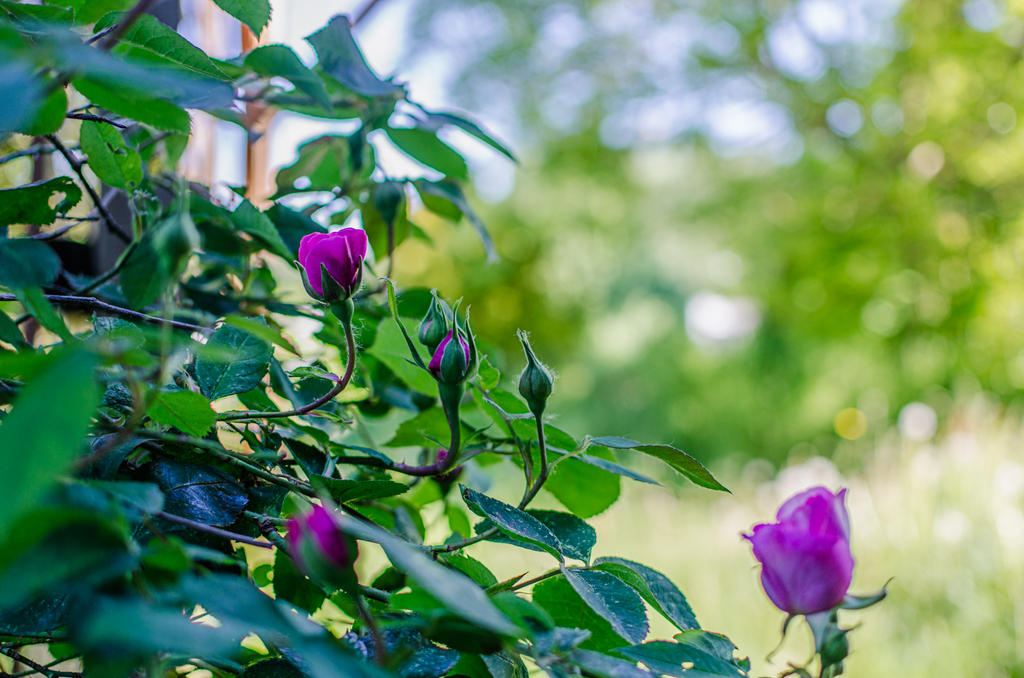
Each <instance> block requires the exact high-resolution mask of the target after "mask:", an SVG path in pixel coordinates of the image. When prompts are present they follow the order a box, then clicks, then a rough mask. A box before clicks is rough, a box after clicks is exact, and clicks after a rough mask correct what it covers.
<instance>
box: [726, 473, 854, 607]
mask: <svg viewBox="0 0 1024 678" xmlns="http://www.w3.org/2000/svg"><path fill="white" fill-rule="evenodd" d="M845 501H846V490H845V489H844V490H840V491H839V493H837V494H833V493H832V492H831V491H829V490H828V489H826V488H824V487H814V488H811V489H809V490H806V491H804V492H801V493H799V494H797V495H795V496H793V497H791V498H790V499H789V500H788V501H786V503H785V504H783V505H782V507H781V508H779V511H778V514H777V515H776V520H777V521H778V522H775V523H771V524H765V523H762V524H760V525H755V526H754V531H753V533H752V534H749V535H743V536H744V538H746V539H748V540H749V541H750V543H751V546H753V550H754V557H755V558H757V559H758V561H760V563H761V584H762V585H763V586H764V590H765V593H767V594H768V597H769V598H770V599H771V601H772V602H773V603H775V606H776V607H778V608H779V609H780V610H783V611H785V612H789V613H790V614H812V613H814V612H821V611H823V610H830V609H832V608H834V607H836V606H837V605H839V603H841V602H842V600H843V597H844V596H845V595H846V591H847V589H849V588H850V581H851V579H852V578H853V554H852V553H851V552H850V517H849V515H848V514H847V512H846V504H845Z"/></svg>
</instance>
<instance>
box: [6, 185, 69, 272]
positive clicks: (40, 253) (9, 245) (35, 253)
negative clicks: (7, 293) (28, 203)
mask: <svg viewBox="0 0 1024 678" xmlns="http://www.w3.org/2000/svg"><path fill="white" fill-rule="evenodd" d="M0 200H2V198H0ZM0 204H2V203H0ZM0 209H2V208H0ZM59 272H60V259H59V258H58V257H57V253H56V252H54V251H53V250H52V249H51V248H50V246H49V245H47V244H46V243H44V242H40V241H38V240H32V239H31V238H17V239H7V238H0V285H2V286H4V287H10V288H15V287H46V286H48V285H49V284H50V283H52V282H53V281H54V280H55V279H56V278H57V274H58V273H59Z"/></svg>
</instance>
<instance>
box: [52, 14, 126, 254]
mask: <svg viewBox="0 0 1024 678" xmlns="http://www.w3.org/2000/svg"><path fill="white" fill-rule="evenodd" d="M145 1H146V0H143V2H145ZM139 4H142V3H139ZM46 140H47V141H49V142H50V143H51V144H53V147H54V148H56V149H57V152H58V153H60V154H61V155H62V156H64V159H65V160H67V161H68V164H69V165H71V169H72V170H73V171H74V173H75V174H77V175H78V180H79V182H80V183H81V184H82V188H84V189H85V192H86V193H88V194H89V197H90V198H91V199H92V201H93V204H95V205H96V210H97V211H98V212H99V214H100V216H101V217H103V221H105V222H106V223H107V227H108V228H110V230H111V231H112V232H113V233H114V235H116V236H117V237H118V238H120V239H121V240H122V241H123V242H126V243H130V242H131V241H132V236H131V234H130V233H128V231H126V230H124V228H122V227H121V225H120V224H118V223H117V222H116V221H114V217H113V215H112V214H110V211H109V210H108V209H107V206H106V205H104V204H103V200H101V199H100V196H99V195H98V194H97V193H96V189H94V188H93V187H92V184H90V183H89V182H88V180H86V178H85V172H83V171H82V165H83V163H82V161H81V160H79V159H78V158H76V157H75V156H74V154H73V153H72V152H71V151H69V150H68V147H67V146H65V145H64V144H63V143H61V141H60V139H58V138H57V136H56V135H55V134H47V135H46Z"/></svg>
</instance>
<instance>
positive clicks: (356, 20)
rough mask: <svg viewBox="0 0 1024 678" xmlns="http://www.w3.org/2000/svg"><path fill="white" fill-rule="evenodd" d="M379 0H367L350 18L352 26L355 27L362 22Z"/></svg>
mask: <svg viewBox="0 0 1024 678" xmlns="http://www.w3.org/2000/svg"><path fill="white" fill-rule="evenodd" d="M378 3H380V0H367V3H366V4H365V5H363V6H362V7H361V8H360V9H359V10H358V11H357V12H356V15H355V17H353V18H352V27H353V28H354V27H356V26H358V25H359V24H360V22H362V21H363V20H364V19H365V18H366V17H367V16H368V15H369V14H370V12H372V11H373V10H374V8H375V7H376V6H377V4H378Z"/></svg>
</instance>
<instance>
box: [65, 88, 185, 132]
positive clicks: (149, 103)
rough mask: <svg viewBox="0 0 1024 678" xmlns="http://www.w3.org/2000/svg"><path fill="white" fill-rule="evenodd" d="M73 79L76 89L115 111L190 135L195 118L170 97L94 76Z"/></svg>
mask: <svg viewBox="0 0 1024 678" xmlns="http://www.w3.org/2000/svg"><path fill="white" fill-rule="evenodd" d="M73 82H74V85H75V89H77V90H78V91H79V92H81V93H82V95H84V96H85V97H86V98H87V99H88V100H89V101H91V102H93V103H94V104H96V105H97V106H100V107H102V108H105V109H106V110H108V111H110V112H112V113H116V114H117V115H120V116H123V117H125V118H129V119H131V120H137V121H138V122H141V123H144V124H146V125H151V126H152V127H155V128H156V129H158V130H163V131H165V132H180V133H181V134H185V135H188V134H189V133H190V132H191V131H192V119H191V118H189V116H188V113H186V112H185V111H183V110H182V109H181V108H179V107H178V106H176V105H175V104H172V103H171V102H169V101H165V100H164V99H161V98H158V97H155V96H147V95H144V94H139V93H137V92H133V91H131V90H119V89H117V88H116V87H113V86H111V85H110V84H108V83H105V82H103V81H101V80H98V79H95V78H87V77H80V78H75V79H74V81H73Z"/></svg>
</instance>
